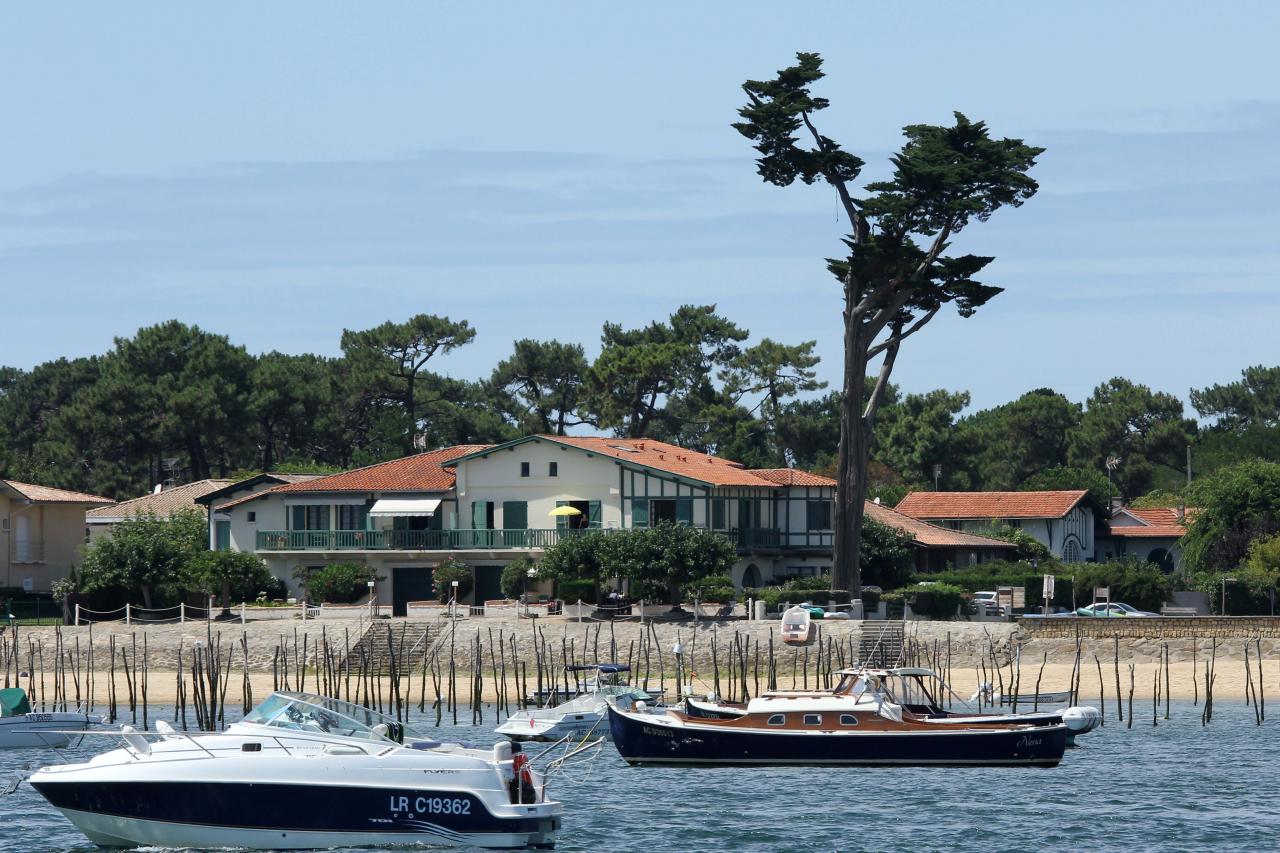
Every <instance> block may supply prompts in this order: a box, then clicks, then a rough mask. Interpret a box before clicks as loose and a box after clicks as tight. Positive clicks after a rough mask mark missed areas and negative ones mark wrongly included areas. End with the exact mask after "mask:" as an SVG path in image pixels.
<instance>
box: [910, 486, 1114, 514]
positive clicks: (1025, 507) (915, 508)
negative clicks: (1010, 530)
mask: <svg viewBox="0 0 1280 853" xmlns="http://www.w3.org/2000/svg"><path fill="white" fill-rule="evenodd" d="M1087 494H1089V493H1088V492H1087V491H1085V490H1084V489H1078V490H1073V491H1062V492H912V493H910V494H909V495H907V496H906V497H905V498H903V499H902V501H901V502H900V503H899V504H898V507H897V509H898V512H901V513H905V514H906V515H909V516H911V517H912V518H954V519H957V520H958V519H987V518H1062V517H1063V516H1064V515H1066V514H1067V513H1069V512H1071V510H1072V508H1074V507H1075V505H1076V504H1078V503H1080V501H1082V500H1084V498H1085V496H1086V495H1087Z"/></svg>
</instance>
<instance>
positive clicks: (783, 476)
mask: <svg viewBox="0 0 1280 853" xmlns="http://www.w3.org/2000/svg"><path fill="white" fill-rule="evenodd" d="M749 473H751V474H754V475H755V476H757V477H759V478H760V479H762V480H768V481H769V482H771V483H777V484H778V485H780V486H825V487H827V488H835V485H836V481H835V480H833V479H831V478H830V477H824V476H822V475H821V474H814V473H811V472H809V471H801V470H800V469H798V468H752V469H750V471H749Z"/></svg>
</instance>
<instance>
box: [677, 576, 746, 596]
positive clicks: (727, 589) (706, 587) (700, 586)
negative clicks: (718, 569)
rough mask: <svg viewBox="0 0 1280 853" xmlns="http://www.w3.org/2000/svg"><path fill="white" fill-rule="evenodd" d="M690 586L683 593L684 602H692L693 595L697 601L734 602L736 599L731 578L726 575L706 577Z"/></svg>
mask: <svg viewBox="0 0 1280 853" xmlns="http://www.w3.org/2000/svg"><path fill="white" fill-rule="evenodd" d="M690 586H691V589H689V590H688V591H687V592H686V593H685V600H686V601H693V598H694V595H695V594H696V595H697V597H698V600H699V601H718V602H726V601H736V600H737V597H738V595H737V593H736V592H735V591H734V587H733V578H731V577H729V576H728V575H707V576H706V577H705V578H701V579H699V580H698V581H696V582H694V583H693V584H691V585H690Z"/></svg>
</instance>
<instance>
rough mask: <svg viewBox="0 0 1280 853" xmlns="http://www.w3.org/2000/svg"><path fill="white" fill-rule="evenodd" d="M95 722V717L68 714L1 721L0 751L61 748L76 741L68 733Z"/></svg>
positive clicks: (51, 714)
mask: <svg viewBox="0 0 1280 853" xmlns="http://www.w3.org/2000/svg"><path fill="white" fill-rule="evenodd" d="M97 722H100V718H98V717H91V716H89V715H87V714H76V713H71V712H67V711H57V712H51V713H39V712H34V713H30V714H21V715H19V716H16V717H0V749H38V748H42V747H64V746H66V745H67V744H68V743H70V742H71V739H72V738H73V737H75V735H70V734H67V733H66V732H67V731H68V730H71V729H77V730H80V731H83V730H85V729H87V728H89V726H90V725H92V724H93V723H97Z"/></svg>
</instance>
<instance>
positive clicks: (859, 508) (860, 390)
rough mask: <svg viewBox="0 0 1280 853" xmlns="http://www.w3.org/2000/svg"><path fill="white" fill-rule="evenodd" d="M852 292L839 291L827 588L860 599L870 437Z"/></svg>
mask: <svg viewBox="0 0 1280 853" xmlns="http://www.w3.org/2000/svg"><path fill="white" fill-rule="evenodd" d="M856 295H857V294H856V292H855V291H854V290H853V288H852V287H851V286H848V285H846V288H845V304H846V308H845V331H844V352H845V356H844V395H843V397H842V401H841V402H842V405H841V409H840V456H839V460H838V462H837V468H836V501H835V503H836V506H835V518H834V519H833V526H834V528H835V536H834V539H835V541H834V543H833V544H834V546H835V554H834V559H833V561H832V563H833V565H832V569H831V587H832V589H846V590H848V591H849V593H850V595H852V596H853V597H854V598H861V597H862V571H861V566H860V565H859V562H858V550H859V543H860V542H861V539H862V512H863V504H862V502H863V500H864V499H865V498H866V494H867V477H866V470H867V461H868V459H869V458H870V454H871V436H870V431H869V430H868V429H867V428H866V425H865V423H864V422H863V419H862V410H863V407H864V399H865V397H866V381H867V379H866V377H867V345H868V343H870V342H869V341H867V340H865V339H864V338H865V332H864V330H863V328H862V323H861V322H860V319H859V318H857V317H853V316H851V309H852V306H853V304H854V301H855V297H856Z"/></svg>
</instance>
